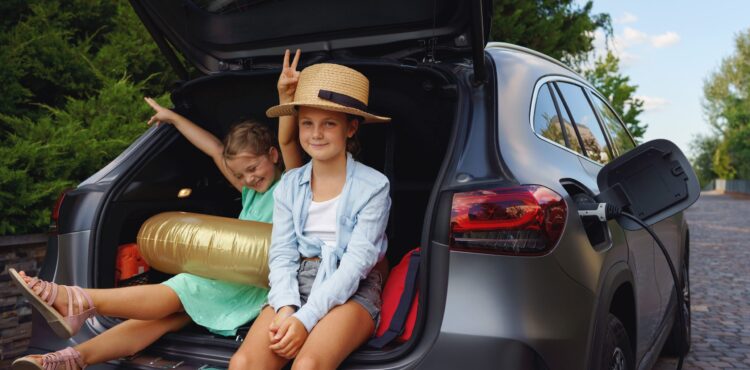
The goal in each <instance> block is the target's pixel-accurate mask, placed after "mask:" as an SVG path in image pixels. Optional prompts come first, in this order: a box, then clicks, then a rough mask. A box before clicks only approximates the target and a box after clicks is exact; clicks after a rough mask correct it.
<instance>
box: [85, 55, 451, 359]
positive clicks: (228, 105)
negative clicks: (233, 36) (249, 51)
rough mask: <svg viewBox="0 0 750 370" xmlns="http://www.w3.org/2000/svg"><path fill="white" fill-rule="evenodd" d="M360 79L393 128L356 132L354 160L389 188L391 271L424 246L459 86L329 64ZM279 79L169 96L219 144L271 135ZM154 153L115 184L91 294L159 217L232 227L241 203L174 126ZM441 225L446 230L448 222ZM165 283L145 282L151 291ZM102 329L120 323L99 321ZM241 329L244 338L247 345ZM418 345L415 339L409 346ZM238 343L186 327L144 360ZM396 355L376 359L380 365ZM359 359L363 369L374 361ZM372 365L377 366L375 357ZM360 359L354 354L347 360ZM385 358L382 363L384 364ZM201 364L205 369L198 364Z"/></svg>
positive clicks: (269, 76) (422, 74) (198, 84)
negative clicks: (213, 219) (249, 131)
mask: <svg viewBox="0 0 750 370" xmlns="http://www.w3.org/2000/svg"><path fill="white" fill-rule="evenodd" d="M331 62H337V63H342V64H347V65H350V66H352V67H353V68H356V69H358V70H359V71H361V72H362V73H364V74H365V75H366V76H368V78H369V79H370V81H371V97H370V107H371V110H372V111H373V112H376V113H378V114H382V115H387V116H390V117H392V118H393V120H392V122H390V123H387V124H366V125H361V126H360V130H359V132H358V137H359V140H360V144H361V148H362V149H361V151H360V153H358V154H357V155H356V156H355V157H356V158H357V159H358V160H359V161H361V162H363V163H365V164H367V165H368V166H371V167H373V168H375V169H377V170H378V171H381V172H382V173H384V174H385V175H386V176H387V177H388V178H389V180H390V182H391V198H392V208H391V212H390V219H389V224H388V228H387V235H388V239H389V243H388V244H389V246H388V252H387V255H386V256H387V259H388V261H389V264H390V266H394V265H395V264H397V263H398V262H399V261H400V259H401V257H402V256H403V255H404V254H405V253H406V252H408V251H409V250H411V249H413V248H414V247H416V246H419V245H421V244H422V243H423V240H427V238H426V236H424V235H423V225H425V224H428V223H426V222H425V221H426V218H427V219H429V218H431V217H432V216H431V215H429V214H427V209H428V203H429V200H430V196H431V192H432V190H433V186H434V184H435V182H436V179H437V178H438V176H439V171H440V167H441V165H442V162H443V159H444V158H445V157H446V155H447V150H448V148H449V147H450V140H449V139H450V137H451V135H452V128H453V125H454V122H456V121H457V117H456V114H457V113H456V111H457V100H458V97H457V91H458V89H457V88H456V86H457V83H456V81H454V78H455V76H454V75H453V74H452V72H451V71H450V69H448V67H449V64H443V65H442V66H440V67H438V66H436V65H425V64H419V65H417V64H414V65H410V66H405V65H403V64H401V63H388V62H384V61H380V62H375V61H369V62H364V61H362V60H359V62H357V61H352V60H332V61H331ZM277 77H278V70H276V69H269V70H259V71H246V72H224V73H219V74H215V75H211V76H207V77H202V78H199V79H196V80H193V81H190V82H189V83H186V84H184V85H183V86H181V87H179V88H178V89H176V90H175V92H174V93H173V96H172V99H173V102H174V103H175V109H176V110H178V111H180V112H181V113H182V114H184V115H185V116H187V117H189V118H191V119H192V120H193V121H194V122H196V123H198V124H200V125H201V126H203V127H204V128H206V129H207V130H209V131H211V132H212V133H213V134H214V135H216V136H217V137H223V136H224V134H225V133H226V132H227V129H228V127H229V126H230V125H231V124H232V123H233V122H236V121H238V120H240V119H243V118H253V119H256V120H259V121H261V122H266V123H268V124H269V125H270V127H271V128H272V129H274V130H275V129H276V120H274V119H268V118H266V117H265V114H264V112H265V110H266V109H267V108H268V107H270V106H272V105H274V104H275V103H276V101H277V97H276V94H275V91H276V87H275V84H276V79H277ZM157 130H159V131H157V132H156V133H155V134H156V135H153V143H151V144H149V145H148V149H147V150H146V153H144V154H143V155H142V157H141V158H140V159H139V160H138V161H137V164H136V165H135V166H133V168H131V169H130V170H129V171H128V172H127V173H126V174H123V175H122V176H121V178H120V179H118V180H116V181H117V183H116V185H115V186H114V188H113V189H114V190H113V191H112V193H111V194H110V196H109V201H108V202H107V204H106V206H105V208H104V210H103V212H102V216H101V219H100V221H99V222H98V225H100V226H99V228H97V230H96V235H97V237H96V245H95V251H96V252H95V260H96V261H95V262H96V263H95V276H96V286H97V287H99V288H107V287H113V286H114V279H115V278H114V266H115V259H116V252H117V247H118V246H120V245H123V244H126V243H133V242H135V237H136V234H137V232H138V230H139V228H140V225H141V224H142V223H143V222H144V221H145V220H146V219H147V218H149V217H150V216H152V215H154V214H157V213H160V212H164V211H190V212H197V213H204V214H213V215H220V216H225V217H237V215H238V214H239V211H240V208H241V205H240V194H239V193H238V192H237V191H236V190H234V189H233V188H232V187H231V186H230V185H229V183H228V182H227V181H226V180H225V179H224V178H223V177H222V175H221V174H220V173H219V171H218V170H217V168H216V167H215V165H214V163H213V161H212V160H211V159H210V158H208V156H206V155H204V154H203V153H201V152H200V151H199V150H198V149H196V148H195V147H193V146H192V145H191V144H190V143H188V142H187V141H186V140H185V139H184V138H183V137H182V136H181V135H180V134H179V132H177V130H175V129H174V128H173V127H171V126H165V127H160V128H158V129H157ZM183 188H190V189H192V194H191V196H190V197H188V198H178V197H177V193H178V192H179V190H180V189H183ZM446 222H447V221H446ZM166 278H168V275H165V274H158V273H154V274H151V275H149V279H150V281H148V282H149V283H156V282H159V281H161V280H163V279H166ZM101 322H102V323H103V324H104V326H112V325H115V324H116V323H117V322H119V320H116V319H110V318H101ZM246 330H247V327H245V328H243V329H242V330H241V335H240V337H243V336H244V333H245V332H246ZM416 336H418V335H415V337H416ZM239 344H240V342H239V337H238V338H227V337H220V336H216V335H212V334H210V333H209V332H208V331H206V330H205V329H202V328H200V327H198V326H195V325H193V326H189V327H187V328H185V329H183V330H181V331H180V332H178V333H172V334H168V335H167V336H165V337H164V338H163V339H161V340H160V341H159V342H158V343H157V344H156V345H154V346H152V347H151V348H150V349H149V350H148V351H150V352H152V353H159V356H162V355H164V354H165V353H168V354H172V355H177V357H179V358H181V359H183V360H184V359H185V358H192V359H194V360H195V361H196V363H214V364H221V363H225V361H227V360H228V358H229V356H231V354H232V353H233V352H234V351H235V350H236V348H237V347H238V346H239ZM389 351H390V352H391V353H392V352H393V351H394V346H390V347H386V349H385V351H380V352H378V353H381V354H383V355H384V356H385V354H387V352H389ZM363 352H366V353H365V354H364V356H366V357H367V358H368V359H369V360H372V359H373V358H378V357H377V356H378V353H373V351H368V350H361V351H360V355H362V353H363ZM373 356H375V357H373ZM352 358H353V359H354V361H356V359H357V354H355V355H354V356H353V357H352ZM383 358H385V357H383ZM201 361H202V362H201Z"/></svg>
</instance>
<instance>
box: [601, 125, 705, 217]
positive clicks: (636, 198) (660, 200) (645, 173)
mask: <svg viewBox="0 0 750 370" xmlns="http://www.w3.org/2000/svg"><path fill="white" fill-rule="evenodd" d="M596 180H597V183H598V185H599V191H601V193H600V194H599V195H597V196H596V197H595V198H596V200H597V201H598V202H603V203H609V204H613V205H616V206H618V207H620V208H622V209H623V210H624V211H626V212H629V213H631V214H633V215H634V216H636V217H638V218H639V219H641V221H643V222H644V223H645V224H647V225H649V226H650V225H653V224H655V223H657V222H659V221H661V220H663V219H665V218H668V217H671V216H673V215H674V214H676V213H678V212H681V211H683V210H685V209H687V208H688V207H690V206H691V205H692V204H693V203H695V201H696V200H698V197H699V196H700V184H699V183H698V177H697V176H696V175H695V171H693V167H691V166H690V162H688V160H687V158H686V157H685V155H684V154H683V153H682V151H681V150H680V149H679V148H678V147H677V145H675V144H674V143H672V142H671V141H669V140H663V139H657V140H652V141H649V142H647V143H643V144H641V145H639V146H638V147H636V148H635V149H633V150H631V151H629V152H627V153H625V154H624V155H622V156H620V157H618V158H615V160H613V161H612V162H610V163H608V164H607V165H606V166H604V168H602V169H601V170H600V171H599V175H598V176H597V179H596ZM616 220H617V222H618V223H619V224H620V226H622V227H623V228H625V229H627V230H638V229H640V228H641V227H640V226H639V225H638V224H637V223H635V222H633V221H632V220H630V219H628V218H625V217H622V216H620V217H617V218H616Z"/></svg>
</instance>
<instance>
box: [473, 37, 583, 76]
mask: <svg viewBox="0 0 750 370" xmlns="http://www.w3.org/2000/svg"><path fill="white" fill-rule="evenodd" d="M485 48H486V49H492V48H497V49H510V50H515V51H520V52H523V53H527V54H531V55H534V56H537V57H539V58H542V59H544V60H546V61H549V62H552V63H554V64H557V65H558V66H560V67H563V68H565V69H567V70H568V71H571V72H573V73H575V74H576V76H578V77H581V78H582V79H583V80H584V81H586V79H585V78H583V76H581V74H580V73H578V72H577V71H575V70H574V69H573V68H570V66H568V65H567V64H565V63H563V62H561V61H559V60H557V59H555V58H553V57H551V56H549V55H546V54H542V53H540V52H538V51H536V50H533V49H529V48H525V47H523V46H518V45H514V44H509V43H507V42H497V41H493V42H488V43H487V46H486V47H485Z"/></svg>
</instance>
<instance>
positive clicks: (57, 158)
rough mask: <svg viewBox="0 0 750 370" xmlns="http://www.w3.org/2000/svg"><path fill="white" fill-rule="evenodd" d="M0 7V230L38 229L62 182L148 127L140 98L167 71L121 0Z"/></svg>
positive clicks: (34, 1)
mask: <svg viewBox="0 0 750 370" xmlns="http://www.w3.org/2000/svg"><path fill="white" fill-rule="evenodd" d="M0 10H1V11H2V12H3V13H2V14H3V17H2V20H0V65H2V66H3V68H0V86H3V93H2V94H0V235H4V234H18V233H31V232H40V231H44V230H46V228H47V224H48V222H49V213H50V210H51V207H52V205H53V203H54V201H55V199H56V198H57V196H58V194H59V193H60V192H61V191H62V190H63V189H65V188H69V187H74V186H75V185H76V184H78V183H80V182H81V181H82V180H84V179H86V178H87V177H89V176H90V175H91V174H93V173H94V172H96V171H97V170H99V169H100V168H101V167H102V166H104V165H105V164H107V163H108V162H109V161H111V160H112V159H113V158H114V157H116V156H117V155H118V154H120V153H121V152H122V151H123V150H124V149H125V148H126V147H127V146H128V145H129V144H130V143H131V142H132V141H133V140H134V139H135V138H136V137H137V136H138V135H140V134H141V133H142V132H143V131H144V130H145V129H146V125H145V122H146V120H147V119H148V117H149V115H150V108H149V107H148V106H147V105H146V104H145V103H144V102H143V99H142V97H143V96H144V95H152V96H153V95H162V94H163V92H164V90H165V87H166V86H168V85H169V83H170V81H174V80H175V75H174V74H173V73H172V71H171V67H170V66H169V65H168V64H167V62H166V60H165V59H164V57H163V56H162V55H161V53H160V52H159V50H158V48H157V47H156V44H155V43H154V42H153V40H151V37H150V35H149V34H148V32H147V31H146V29H145V28H144V27H143V25H142V24H141V23H140V21H139V20H138V18H137V16H136V15H135V12H134V11H133V9H132V8H131V6H130V4H129V3H128V2H127V1H125V0H117V1H109V0H65V1H63V0H29V1H18V0H8V2H7V3H5V2H4V3H3V5H0ZM123 76H129V77H128V78H126V77H123ZM132 81H138V82H137V83H133V82H132Z"/></svg>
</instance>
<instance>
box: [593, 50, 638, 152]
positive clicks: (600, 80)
mask: <svg viewBox="0 0 750 370" xmlns="http://www.w3.org/2000/svg"><path fill="white" fill-rule="evenodd" d="M583 76H584V77H586V79H587V80H589V82H591V84H592V85H594V87H596V89H597V90H598V91H599V92H600V93H602V94H603V95H604V97H605V98H607V100H609V102H610V104H611V105H612V108H614V110H615V112H616V113H617V115H619V116H620V118H621V119H622V121H623V122H624V123H625V126H627V128H628V131H630V133H631V134H632V135H633V137H634V138H636V140H637V139H642V138H643V135H644V134H645V133H646V129H647V128H648V125H647V124H645V123H641V121H640V120H639V119H638V116H639V115H640V114H641V113H643V100H641V99H638V98H637V97H635V95H634V94H635V91H636V90H637V89H638V86H637V85H633V84H631V83H630V77H628V76H625V75H623V74H622V73H621V72H620V60H619V59H618V58H617V57H616V56H615V55H614V54H613V53H612V52H611V51H608V52H607V55H605V56H602V57H599V58H597V59H596V61H595V62H594V66H593V68H590V69H586V70H584V71H583Z"/></svg>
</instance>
